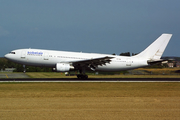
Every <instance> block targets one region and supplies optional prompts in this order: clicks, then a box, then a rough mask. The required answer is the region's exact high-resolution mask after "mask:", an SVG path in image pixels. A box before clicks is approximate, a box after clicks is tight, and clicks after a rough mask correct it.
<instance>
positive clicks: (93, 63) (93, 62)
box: [66, 56, 114, 70]
mask: <svg viewBox="0 0 180 120" xmlns="http://www.w3.org/2000/svg"><path fill="white" fill-rule="evenodd" d="M112 58H114V57H108V56H105V57H99V58H92V59H84V60H78V61H66V63H67V62H68V63H71V64H72V65H73V66H74V67H75V68H77V69H79V68H83V67H85V68H87V67H88V68H90V69H91V70H95V69H96V67H97V66H98V65H100V66H102V65H106V63H110V62H111V59H112Z"/></svg>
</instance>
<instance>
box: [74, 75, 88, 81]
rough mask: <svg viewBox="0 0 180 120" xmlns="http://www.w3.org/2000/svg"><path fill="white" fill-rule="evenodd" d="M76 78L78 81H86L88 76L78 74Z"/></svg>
mask: <svg viewBox="0 0 180 120" xmlns="http://www.w3.org/2000/svg"><path fill="white" fill-rule="evenodd" d="M77 78H78V79H85V80H86V79H88V75H86V74H78V75H77Z"/></svg>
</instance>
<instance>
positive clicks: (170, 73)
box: [26, 68, 180, 78]
mask: <svg viewBox="0 0 180 120" xmlns="http://www.w3.org/2000/svg"><path fill="white" fill-rule="evenodd" d="M134 71H145V72H146V73H145V74H141V75H133V74H125V75H123V74H121V73H119V74H116V75H102V74H99V75H93V74H89V75H88V76H89V78H180V73H176V71H179V68H162V69H148V68H139V69H135V70H134ZM150 73H152V74H150ZM26 74H27V75H28V76H29V77H30V78H77V77H76V76H65V74H64V73H57V72H27V73H26Z"/></svg>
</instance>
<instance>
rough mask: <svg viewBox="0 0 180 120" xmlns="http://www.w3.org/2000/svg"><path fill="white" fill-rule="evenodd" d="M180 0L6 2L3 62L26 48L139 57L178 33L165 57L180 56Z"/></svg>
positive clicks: (0, 6)
mask: <svg viewBox="0 0 180 120" xmlns="http://www.w3.org/2000/svg"><path fill="white" fill-rule="evenodd" d="M179 6H180V0H0V41H1V42H0V57H3V56H4V55H5V54H6V53H8V52H10V51H12V50H14V49H20V48H37V49H38V48H39V49H50V50H61V51H75V52H88V53H105V54H113V53H115V54H118V55H119V54H120V53H123V52H130V53H139V52H141V51H143V50H144V49H145V48H146V47H147V46H148V45H150V44H151V43H152V42H153V41H154V40H156V39H157V38H158V37H159V36H160V35H161V34H163V33H170V34H173V36H172V38H171V40H170V42H169V44H168V46H167V48H166V50H165V52H164V54H163V56H178V57H180V53H179V46H180V7H179Z"/></svg>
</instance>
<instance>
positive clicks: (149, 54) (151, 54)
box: [134, 34, 172, 60]
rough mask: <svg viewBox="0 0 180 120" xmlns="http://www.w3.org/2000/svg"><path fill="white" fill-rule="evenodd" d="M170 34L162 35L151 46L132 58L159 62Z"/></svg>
mask: <svg viewBox="0 0 180 120" xmlns="http://www.w3.org/2000/svg"><path fill="white" fill-rule="evenodd" d="M171 37H172V34H162V35H161V36H160V37H159V38H158V39H156V40H155V41H154V42H153V43H152V44H151V45H149V46H148V47H147V48H146V49H145V50H144V51H142V52H141V53H139V54H138V55H136V56H134V57H138V58H146V59H148V60H160V58H161V56H162V54H163V52H164V50H165V48H166V46H167V44H168V42H169V40H170V39H171Z"/></svg>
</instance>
